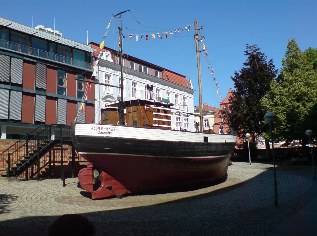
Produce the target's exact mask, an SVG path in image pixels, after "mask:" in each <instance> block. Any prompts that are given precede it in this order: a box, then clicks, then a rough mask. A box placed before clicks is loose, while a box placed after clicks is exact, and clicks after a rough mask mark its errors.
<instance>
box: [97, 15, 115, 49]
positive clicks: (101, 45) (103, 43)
mask: <svg viewBox="0 0 317 236" xmlns="http://www.w3.org/2000/svg"><path fill="white" fill-rule="evenodd" d="M112 19H113V16H111V18H110V21H109V23H108V24H107V27H106V31H105V33H104V36H103V37H102V38H103V41H102V42H101V43H100V45H99V47H100V49H103V48H104V47H105V39H106V37H107V34H108V31H109V29H110V26H111V21H112Z"/></svg>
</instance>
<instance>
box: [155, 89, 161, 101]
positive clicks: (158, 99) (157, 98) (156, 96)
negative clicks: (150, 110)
mask: <svg viewBox="0 0 317 236" xmlns="http://www.w3.org/2000/svg"><path fill="white" fill-rule="evenodd" d="M155 100H156V101H161V100H162V98H161V89H160V88H156V90H155Z"/></svg>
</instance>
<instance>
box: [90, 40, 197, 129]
mask: <svg viewBox="0 0 317 236" xmlns="http://www.w3.org/2000/svg"><path fill="white" fill-rule="evenodd" d="M92 47H93V48H94V49H95V53H94V55H95V60H96V62H95V65H94V72H93V76H95V77H96V79H97V81H99V84H96V86H95V122H96V123H99V122H100V120H101V112H100V111H101V109H103V108H105V107H107V106H109V105H111V104H113V103H115V102H117V101H119V100H120V95H121V93H120V86H121V85H120V81H121V80H120V78H121V68H120V57H119V54H118V52H117V51H115V50H112V49H109V48H104V49H102V50H101V49H100V48H99V46H98V45H97V44H92ZM193 93H194V90H193V87H192V84H191V82H190V81H188V80H187V79H186V78H185V76H183V75H180V74H178V73H175V72H173V71H170V70H168V69H165V68H162V67H159V66H156V65H154V64H151V63H149V62H146V61H143V60H140V59H138V58H135V57H132V56H129V55H126V54H124V55H123V96H124V97H123V100H124V101H130V100H137V99H139V100H150V101H157V102H163V103H164V102H165V103H172V104H173V106H172V107H171V108H172V117H171V129H172V130H187V131H192V132H194V131H195V126H194V96H193Z"/></svg>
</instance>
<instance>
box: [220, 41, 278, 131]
mask: <svg viewBox="0 0 317 236" xmlns="http://www.w3.org/2000/svg"><path fill="white" fill-rule="evenodd" d="M244 55H245V56H246V57H247V60H246V62H245V63H243V68H242V69H241V70H240V71H239V72H234V76H233V77H231V79H232V80H233V82H234V92H233V94H232V97H231V98H230V99H229V103H230V106H229V107H228V108H227V109H228V112H224V113H223V116H224V119H225V120H226V121H227V122H228V124H229V126H230V127H231V128H232V129H233V130H235V131H236V132H237V134H238V135H241V134H245V133H247V132H249V133H251V134H255V133H257V134H260V133H262V131H263V130H264V128H265V127H264V124H263V122H262V121H263V117H264V115H265V109H264V108H263V107H262V105H261V102H260V101H261V99H262V98H263V96H264V95H265V94H266V93H267V92H268V90H269V89H270V84H271V82H272V80H273V79H274V78H275V77H276V74H277V70H276V69H275V66H274V64H273V61H272V59H271V60H269V61H268V62H267V59H266V56H265V55H264V54H263V53H262V52H261V51H260V49H259V48H258V47H257V46H256V45H248V44H247V45H246V50H245V52H244Z"/></svg>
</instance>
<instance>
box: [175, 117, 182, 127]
mask: <svg viewBox="0 0 317 236" xmlns="http://www.w3.org/2000/svg"><path fill="white" fill-rule="evenodd" d="M181 126H182V122H181V118H180V117H179V116H177V117H176V129H180V127H181Z"/></svg>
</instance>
